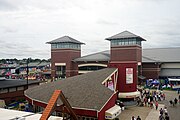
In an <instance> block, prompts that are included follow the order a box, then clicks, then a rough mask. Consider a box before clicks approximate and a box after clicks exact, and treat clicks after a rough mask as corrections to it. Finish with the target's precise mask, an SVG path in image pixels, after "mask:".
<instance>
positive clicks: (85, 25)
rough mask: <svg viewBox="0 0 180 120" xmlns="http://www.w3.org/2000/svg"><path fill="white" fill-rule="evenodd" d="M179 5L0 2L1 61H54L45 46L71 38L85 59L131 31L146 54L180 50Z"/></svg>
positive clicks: (132, 0) (177, 1)
mask: <svg viewBox="0 0 180 120" xmlns="http://www.w3.org/2000/svg"><path fill="white" fill-rule="evenodd" d="M179 28H180V0H0V59H7V58H17V59H23V58H29V57H31V58H40V59H48V58H50V57H51V53H50V49H51V48H50V45H49V44H46V42H48V41H51V40H54V39H56V38H59V37H62V36H65V35H67V36H70V37H72V38H74V39H76V40H79V41H81V42H83V43H85V44H86V45H82V48H81V51H82V56H83V55H87V54H91V53H95V52H100V51H104V50H108V49H109V48H110V43H109V41H106V40H105V38H107V37H110V36H112V35H115V34H118V33H120V32H123V31H124V30H128V31H130V32H132V33H134V34H136V35H139V36H141V37H143V38H144V39H146V40H147V41H146V42H143V48H164V47H180V29H179Z"/></svg>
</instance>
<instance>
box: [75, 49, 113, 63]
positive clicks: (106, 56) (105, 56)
mask: <svg viewBox="0 0 180 120" xmlns="http://www.w3.org/2000/svg"><path fill="white" fill-rule="evenodd" d="M109 60H110V51H109V50H106V51H102V52H98V53H94V54H90V55H86V56H83V57H80V58H76V59H74V60H73V61H76V62H78V61H86V62H90V61H109Z"/></svg>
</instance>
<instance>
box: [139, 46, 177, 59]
mask: <svg viewBox="0 0 180 120" xmlns="http://www.w3.org/2000/svg"><path fill="white" fill-rule="evenodd" d="M179 53H180V47H175V48H151V49H143V51H142V55H143V56H144V57H147V58H151V59H152V60H151V61H152V62H153V60H155V61H158V62H180V54H179ZM143 62H145V61H143Z"/></svg>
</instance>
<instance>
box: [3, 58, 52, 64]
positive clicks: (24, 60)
mask: <svg viewBox="0 0 180 120" xmlns="http://www.w3.org/2000/svg"><path fill="white" fill-rule="evenodd" d="M27 60H28V62H50V61H51V59H37V58H36V59H32V58H24V59H16V58H14V59H0V63H1V64H14V63H17V64H21V63H25V62H27Z"/></svg>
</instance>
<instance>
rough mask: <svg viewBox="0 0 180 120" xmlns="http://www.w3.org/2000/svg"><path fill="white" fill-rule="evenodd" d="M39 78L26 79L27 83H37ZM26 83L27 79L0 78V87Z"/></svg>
mask: <svg viewBox="0 0 180 120" xmlns="http://www.w3.org/2000/svg"><path fill="white" fill-rule="evenodd" d="M39 82H40V81H39V80H28V85H30V84H35V83H39ZM24 85H27V80H18V79H5V80H0V89H2V88H10V87H17V86H24Z"/></svg>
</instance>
